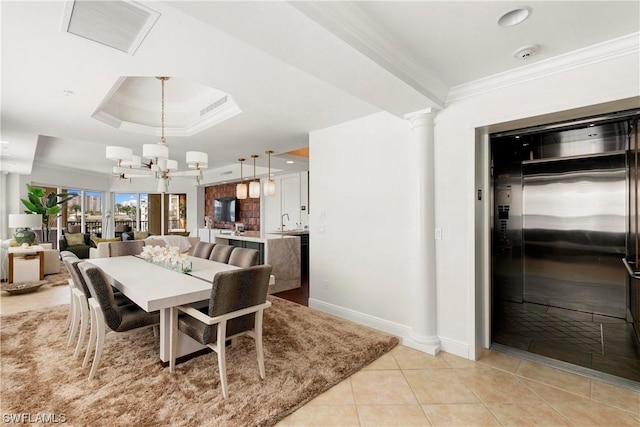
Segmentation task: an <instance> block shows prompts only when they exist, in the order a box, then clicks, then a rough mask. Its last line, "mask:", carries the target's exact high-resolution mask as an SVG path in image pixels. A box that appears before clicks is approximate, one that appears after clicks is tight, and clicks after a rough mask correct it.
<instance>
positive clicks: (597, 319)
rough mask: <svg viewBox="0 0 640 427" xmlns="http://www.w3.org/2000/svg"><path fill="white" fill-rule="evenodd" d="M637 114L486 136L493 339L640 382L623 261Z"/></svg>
mask: <svg viewBox="0 0 640 427" xmlns="http://www.w3.org/2000/svg"><path fill="white" fill-rule="evenodd" d="M639 117H640V110H634V111H623V112H615V113H611V114H609V115H604V116H599V117H589V118H584V119H579V120H574V121H571V122H564V123H553V124H549V125H546V126H538V127H535V128H528V129H519V130H514V131H509V132H502V133H497V134H493V135H491V136H490V142H491V178H492V193H493V194H492V274H491V277H492V283H491V293H492V322H491V323H492V341H493V342H494V343H497V344H501V345H504V346H507V347H512V348H516V349H518V350H523V351H526V352H529V353H533V354H537V355H540V356H544V357H547V358H551V359H554V360H559V361H562V362H566V363H570V364H573V365H576V366H581V367H584V368H588V369H591V370H594V371H598V372H603V373H607V374H610V375H614V376H619V377H622V378H626V379H629V380H632V381H639V382H640V343H639V341H638V334H637V332H638V331H636V330H635V328H634V319H633V315H632V311H631V310H630V305H631V304H630V303H631V299H632V298H631V297H630V294H632V292H631V288H630V280H631V279H630V277H629V274H628V272H627V269H626V268H625V265H624V263H623V259H625V258H627V257H628V256H629V252H630V249H631V248H629V246H630V245H629V241H630V240H629V233H630V228H632V227H630V218H631V217H632V216H633V215H632V214H631V210H632V209H631V208H632V206H631V205H630V200H633V197H632V193H631V191H630V189H631V188H633V185H634V182H632V181H634V180H635V179H636V175H635V174H633V173H632V172H631V168H630V162H631V158H632V145H633V143H632V140H633V138H634V137H635V136H636V135H637V131H638V130H637V126H638V118H639ZM635 320H636V321H637V319H635Z"/></svg>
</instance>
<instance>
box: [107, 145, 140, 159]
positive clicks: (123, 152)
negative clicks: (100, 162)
mask: <svg viewBox="0 0 640 427" xmlns="http://www.w3.org/2000/svg"><path fill="white" fill-rule="evenodd" d="M106 157H107V159H108V160H113V161H115V162H117V161H118V160H124V161H129V160H131V158H132V157H133V150H132V149H131V148H126V147H118V146H116V145H109V146H107V154H106Z"/></svg>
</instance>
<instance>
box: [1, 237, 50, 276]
mask: <svg viewBox="0 0 640 427" xmlns="http://www.w3.org/2000/svg"><path fill="white" fill-rule="evenodd" d="M7 252H8V253H9V257H8V258H9V259H8V261H9V283H14V282H35V281H38V280H44V248H43V247H42V246H29V247H28V248H26V249H23V248H21V247H12V248H8V249H7Z"/></svg>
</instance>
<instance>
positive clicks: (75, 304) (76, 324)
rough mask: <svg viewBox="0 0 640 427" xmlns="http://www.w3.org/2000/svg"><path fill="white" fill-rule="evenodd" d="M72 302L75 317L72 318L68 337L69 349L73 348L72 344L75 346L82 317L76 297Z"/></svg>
mask: <svg viewBox="0 0 640 427" xmlns="http://www.w3.org/2000/svg"><path fill="white" fill-rule="evenodd" d="M72 295H73V293H72ZM71 300H72V301H73V315H72V316H71V328H69V334H68V335H67V347H71V344H73V339H74V338H75V336H76V334H77V333H78V327H79V326H80V318H81V316H82V314H81V313H80V304H78V302H77V300H76V298H75V296H74V297H73V298H72V299H71Z"/></svg>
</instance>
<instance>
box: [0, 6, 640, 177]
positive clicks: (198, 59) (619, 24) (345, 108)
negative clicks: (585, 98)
mask: <svg viewBox="0 0 640 427" xmlns="http://www.w3.org/2000/svg"><path fill="white" fill-rule="evenodd" d="M140 3H142V4H144V5H145V6H146V7H148V8H150V9H152V10H154V11H156V12H158V13H160V17H159V19H158V20H157V22H156V23H155V25H154V26H153V27H152V28H151V31H150V32H149V34H148V35H147V37H146V38H145V39H144V40H143V42H142V44H141V45H140V47H139V48H138V49H137V51H136V52H135V54H134V55H129V54H127V53H123V52H121V51H118V50H115V49H113V48H109V47H106V46H103V45H100V44H97V43H95V42H92V41H89V40H87V39H83V38H80V37H77V36H74V35H70V34H67V33H65V32H64V31H62V30H61V21H62V15H63V12H64V6H65V2H62V1H43V2H31V1H29V2H26V1H25V2H22V1H15V2H13V1H2V2H0V12H1V23H2V27H1V37H2V64H1V65H2V93H1V100H2V116H1V119H2V122H1V125H2V128H1V135H0V139H1V140H5V141H8V142H9V143H10V144H9V145H8V146H7V145H6V144H2V145H0V150H1V151H0V153H6V154H9V155H3V156H2V157H0V170H2V171H5V172H6V171H8V172H15V173H22V174H29V173H31V169H32V167H33V166H34V165H38V164H47V165H53V166H58V167H63V168H72V169H81V170H87V171H94V172H100V173H109V172H110V170H111V167H112V166H113V164H112V163H111V162H109V161H107V160H105V159H104V147H105V146H107V145H124V146H129V147H131V148H133V149H134V151H135V152H137V153H140V152H141V147H142V144H145V143H154V142H157V137H155V136H153V135H144V134H140V133H136V132H132V131H129V130H124V129H117V128H114V127H112V126H108V125H106V124H105V123H103V122H101V121H98V120H96V119H94V118H92V117H91V116H92V114H93V113H94V112H95V111H96V109H97V108H98V107H99V106H100V104H101V103H102V102H103V100H104V99H105V98H106V97H107V95H108V94H109V93H110V91H111V90H112V88H113V87H114V85H116V83H117V82H118V81H119V79H121V78H122V77H125V76H142V77H150V76H160V75H164V76H172V77H173V78H175V81H188V82H193V83H194V84H198V85H202V86H206V87H211V88H215V89H217V90H220V91H223V92H226V93H228V94H230V95H231V96H232V97H233V99H234V100H235V102H236V103H237V105H238V107H239V108H240V109H241V110H242V112H241V113H240V114H238V115H236V116H234V117H231V118H229V119H227V120H225V121H223V122H221V123H218V124H216V125H215V126H213V127H211V128H209V129H206V130H203V131H201V132H199V133H197V134H195V135H192V136H188V137H187V136H171V137H169V138H167V139H168V143H169V147H170V153H171V157H172V158H175V159H178V160H179V161H180V166H181V168H183V169H184V168H185V164H184V153H185V152H186V151H189V150H200V151H206V152H208V153H209V167H210V168H211V169H214V170H218V169H220V168H225V167H226V168H228V167H229V165H235V164H236V159H237V158H238V157H246V158H249V155H250V154H252V153H257V154H260V155H261V158H260V159H259V160H258V163H259V164H262V163H266V158H264V151H265V150H267V149H272V150H274V151H275V153H276V155H277V154H280V153H284V152H286V151H290V150H294V149H298V148H301V147H305V146H307V145H308V134H309V132H310V131H313V130H316V129H321V128H324V127H328V126H332V125H335V124H338V123H342V122H345V121H348V120H352V119H354V118H358V117H361V116H364V115H368V114H371V113H374V112H378V111H381V110H385V111H389V112H391V113H392V114H396V115H398V116H400V117H402V116H403V115H404V114H406V113H409V112H411V111H415V110H418V109H422V108H425V107H429V106H433V107H438V108H442V107H444V106H445V105H446V102H447V99H448V97H450V96H451V93H453V92H454V91H455V90H456V88H460V87H461V86H464V85H465V84H468V83H470V82H474V81H478V80H480V79H484V78H487V77H489V76H494V75H500V74H501V73H505V72H509V71H517V70H519V69H522V67H530V66H531V65H532V64H536V63H540V61H545V60H548V59H550V58H553V57H557V56H559V55H566V54H568V53H570V52H574V51H579V50H580V49H584V48H587V47H589V46H592V45H595V44H598V43H603V42H606V41H608V40H612V39H617V38H620V37H624V36H627V35H630V34H634V33H636V34H637V33H638V31H640V3H639V2H637V1H627V2H615V1H590V2H587V1H575V2H565V1H549V2H540V1H528V2H520V1H518V2H511V1H493V2H483V1H467V2H464V1H440V2H437V1H408V2H402V1H374V2H367V1H358V2H280V1H264V2H237V1H236V2H224V1H193V2H191V1H179V2H158V1H150V2H140ZM525 4H526V5H527V6H529V7H530V8H531V11H532V13H531V15H530V17H529V18H528V19H527V20H526V21H524V22H523V23H522V24H520V25H517V26H514V27H510V28H503V27H500V26H498V25H497V20H498V19H499V18H500V16H501V15H502V14H504V13H505V12H508V11H509V10H511V9H513V8H516V7H520V6H523V5H525ZM530 44H538V45H540V47H541V51H540V53H539V54H538V55H536V56H534V57H531V58H528V59H526V60H518V59H515V58H514V57H513V53H514V52H515V51H516V50H517V49H518V48H520V47H522V46H526V45H530ZM170 89H171V80H169V81H168V82H167V89H166V90H167V96H169V95H168V94H169V91H170ZM148 90H150V91H151V92H153V93H146V92H145V89H144V88H142V87H134V88H131V93H129V94H124V93H121V94H120V95H119V96H121V97H124V98H126V97H128V96H129V97H130V96H134V95H135V97H140V98H141V99H143V98H148V99H149V100H152V99H154V98H155V99H157V97H158V95H159V87H158V88H153V86H151V88H149V89H148ZM141 91H142V92H144V93H140V92H141ZM69 92H72V94H69ZM181 95H190V96H191V95H193V94H186V93H181V94H180V95H178V96H177V97H176V98H175V99H181ZM157 108H158V109H159V105H158V107H157ZM169 114H170V111H169V109H167V122H169V120H170V118H169ZM336 155H340V153H336ZM272 166H273V167H274V168H276V169H281V170H285V169H286V168H292V169H289V170H297V169H296V168H298V169H300V168H302V169H303V170H304V168H306V165H305V164H304V163H297V164H294V165H286V164H285V163H284V160H283V159H282V160H281V159H278V158H277V156H276V157H274V158H273V160H272Z"/></svg>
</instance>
